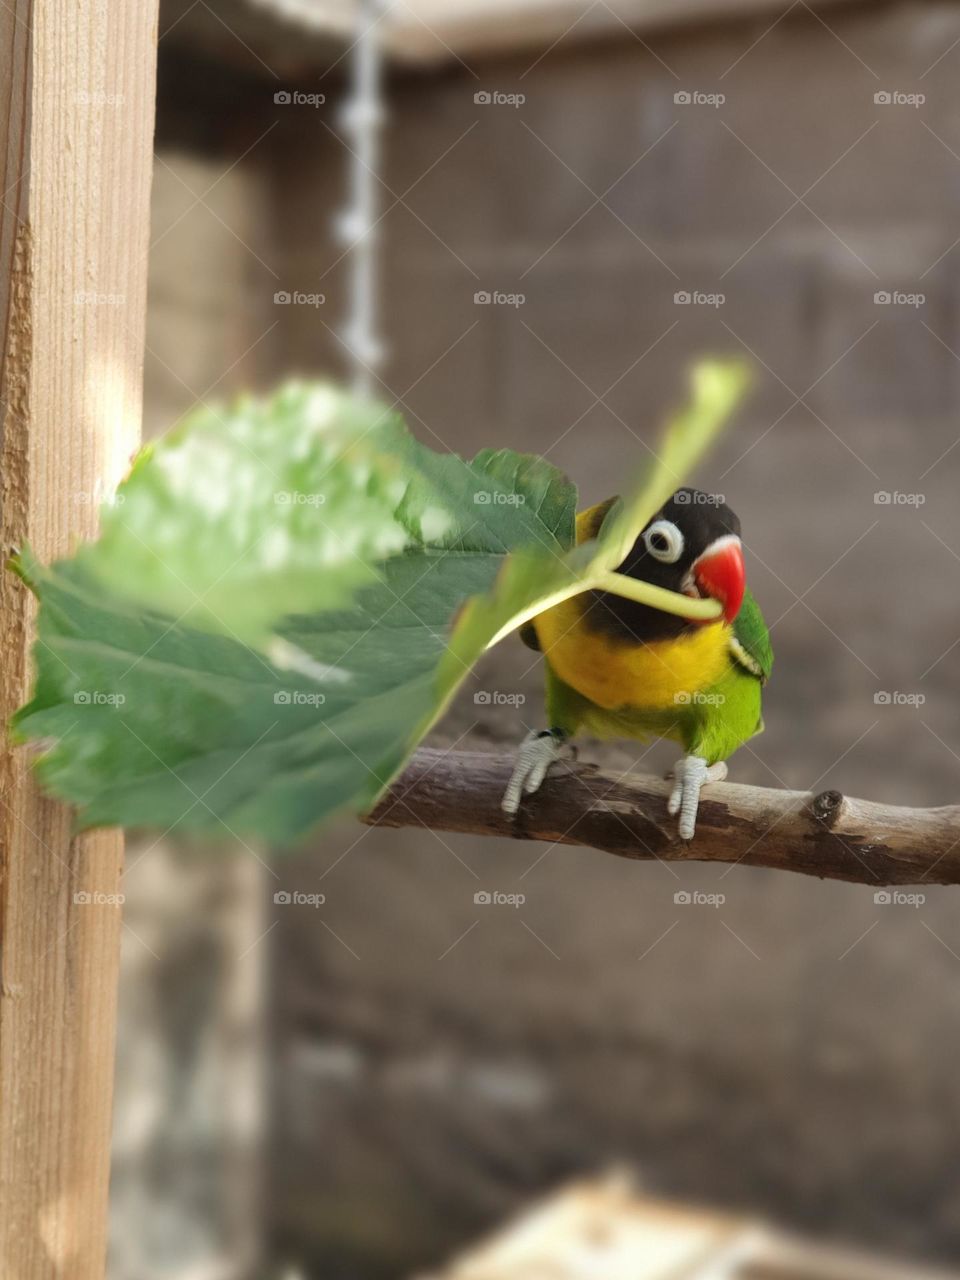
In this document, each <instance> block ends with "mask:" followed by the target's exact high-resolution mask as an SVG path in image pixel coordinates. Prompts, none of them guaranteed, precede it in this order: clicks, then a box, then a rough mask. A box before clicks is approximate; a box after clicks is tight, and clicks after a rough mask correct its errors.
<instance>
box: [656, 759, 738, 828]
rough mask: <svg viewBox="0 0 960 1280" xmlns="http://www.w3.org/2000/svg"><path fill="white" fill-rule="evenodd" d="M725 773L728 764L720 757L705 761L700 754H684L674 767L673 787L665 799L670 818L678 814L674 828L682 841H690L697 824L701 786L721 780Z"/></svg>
mask: <svg viewBox="0 0 960 1280" xmlns="http://www.w3.org/2000/svg"><path fill="white" fill-rule="evenodd" d="M726 776H727V766H726V764H724V762H723V761H722V760H720V761H719V762H718V763H717V764H707V762H706V760H704V758H703V756H684V757H683V759H682V760H678V761H677V763H676V764H675V765H674V767H673V790H672V791H671V792H670V799H669V800H668V801H667V812H668V813H669V814H670V816H671V817H676V815H677V814H679V815H680V821H679V823H678V825H677V830H678V832H679V834H680V839H681V840H692V839H693V833H694V831H695V830H696V827H697V809H698V808H699V807H700V788H701V787H702V786H703V784H704V783H705V782H722V781H723V780H724V778H725V777H726Z"/></svg>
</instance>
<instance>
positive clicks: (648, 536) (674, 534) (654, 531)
mask: <svg viewBox="0 0 960 1280" xmlns="http://www.w3.org/2000/svg"><path fill="white" fill-rule="evenodd" d="M643 545H644V546H645V547H646V548H647V550H648V551H649V552H650V554H651V555H652V556H653V558H654V560H659V561H660V562H661V564H676V562H677V561H678V560H679V559H680V557H681V556H682V555H683V534H682V533H681V532H680V530H679V529H678V528H677V526H676V525H675V524H673V523H672V522H671V521H670V520H654V522H653V524H652V525H651V526H650V528H649V529H647V530H645V531H644V535H643Z"/></svg>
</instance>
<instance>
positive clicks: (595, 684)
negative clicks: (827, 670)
mask: <svg viewBox="0 0 960 1280" xmlns="http://www.w3.org/2000/svg"><path fill="white" fill-rule="evenodd" d="M615 501H616V499H615V498H611V499H609V501H607V502H604V503H601V504H600V505H599V506H596V507H591V508H590V510H588V511H583V512H581V513H580V515H579V516H578V517H577V541H578V542H586V541H588V540H589V539H590V538H595V537H596V536H597V534H598V532H599V530H600V526H601V524H602V523H603V519H604V516H605V515H606V514H607V511H608V510H609V509H610V507H611V506H612V504H613V503H614V502H615ZM619 572H620V573H623V574H626V575H628V576H629V577H631V578H636V579H639V580H640V581H642V582H649V583H653V584H654V585H656V586H659V587H666V588H667V589H669V590H671V591H676V592H679V593H681V594H684V595H688V596H693V597H699V598H706V597H710V598H712V599H715V600H718V601H719V602H720V605H721V606H722V609H723V613H722V615H721V616H720V617H719V618H718V619H717V620H716V621H713V622H707V623H703V622H691V621H689V620H688V619H685V618H680V617H676V616H674V615H673V614H668V613H664V612H662V611H661V610H659V609H654V608H652V607H651V606H649V605H645V604H639V603H637V602H635V601H632V600H627V599H625V598H623V597H622V596H617V595H612V594H610V593H609V592H605V591H588V592H583V593H582V594H580V595H577V596H573V597H571V598H570V599H568V600H565V601H563V602H562V603H561V604H558V605H555V606H554V607H553V608H551V609H547V610H546V611H545V612H543V613H541V614H538V615H537V617H536V618H534V619H533V620H532V621H531V622H529V623H528V624H527V625H526V626H525V627H523V628H522V629H521V632H520V635H521V638H522V639H523V641H524V643H525V644H527V645H529V647H530V648H532V649H536V650H539V651H540V652H542V653H543V655H544V658H545V659H546V685H547V698H546V701H547V716H548V724H549V726H550V727H549V728H548V729H545V730H543V731H542V732H534V733H531V734H529V735H528V736H527V738H526V740H525V741H524V743H523V745H522V746H521V748H520V751H519V753H518V755H517V762H516V766H515V768H514V771H513V776H512V777H511V779H510V783H509V785H508V786H507V789H506V791H505V792H504V796H503V801H502V807H503V809H504V811H505V812H506V813H509V814H515V813H516V812H517V811H518V809H519V807H520V802H521V797H522V796H523V795H525V794H526V795H529V794H531V793H532V792H534V791H536V790H537V789H538V788H539V787H540V784H541V783H542V782H543V779H544V777H545V776H546V773H547V770H548V768H549V767H550V764H551V763H552V761H553V760H554V759H556V757H557V755H558V754H559V753H560V751H561V750H562V748H563V746H564V744H565V743H566V742H568V740H569V739H570V738H572V737H573V735H574V734H576V733H577V732H579V731H580V730H585V731H586V732H588V733H591V734H593V735H594V736H595V737H598V738H638V739H641V740H646V739H650V738H653V737H660V738H671V739H673V740H674V741H676V742H679V743H681V744H682V746H683V750H684V756H683V759H682V760H680V761H679V762H678V763H677V765H676V766H675V767H674V770H673V779H674V782H673V791H672V794H671V796H670V799H669V802H668V806H667V807H668V811H669V813H670V814H671V816H676V815H679V825H678V830H679V835H680V838H681V839H682V840H691V839H692V838H693V834H694V830H695V828H696V821H697V809H698V807H699V803H700V788H701V787H702V786H703V784H704V783H706V782H720V781H722V780H723V779H724V778H725V777H726V776H727V766H726V764H725V761H726V759H727V757H728V756H730V755H732V754H733V752H734V751H736V749H737V748H738V747H739V746H741V745H742V744H743V743H744V742H746V741H747V740H748V739H749V738H752V737H753V736H754V734H757V733H760V732H761V730H762V729H763V720H762V718H761V714H760V697H761V688H762V686H763V685H764V684H765V682H766V680H767V678H768V677H769V675H770V669H771V666H772V665H773V651H772V649H771V647H770V636H769V634H768V632H767V628H766V625H765V623H764V621H763V616H762V615H761V613H760V610H759V608H758V607H757V603H756V601H755V600H754V598H753V596H752V595H751V594H750V592H749V591H748V590H747V589H746V579H745V574H744V566H743V550H742V547H741V543H740V521H739V520H738V519H737V517H736V515H735V514H734V513H733V512H732V511H731V510H730V508H729V507H728V506H727V505H726V503H724V502H721V501H720V500H719V499H718V498H716V497H715V496H714V495H712V494H707V493H702V492H700V491H699V490H697V489H678V490H677V492H676V493H675V494H674V495H673V497H672V498H670V500H669V501H668V502H667V503H665V504H664V506H663V507H662V508H661V510H660V511H658V512H657V514H656V515H655V516H654V517H653V519H652V520H651V521H650V522H649V524H648V525H647V526H646V528H645V529H644V530H643V532H642V533H641V534H640V537H639V538H638V539H637V540H636V542H635V543H634V545H633V548H632V550H631V551H630V554H629V555H628V556H627V558H626V560H624V562H623V563H622V564H621V565H620V567H619Z"/></svg>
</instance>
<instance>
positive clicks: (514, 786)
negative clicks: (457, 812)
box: [500, 729, 565, 817]
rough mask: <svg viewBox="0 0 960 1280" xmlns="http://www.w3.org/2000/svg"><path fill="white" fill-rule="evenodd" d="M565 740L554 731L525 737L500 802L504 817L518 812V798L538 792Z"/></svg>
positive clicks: (537, 732)
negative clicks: (505, 814) (506, 814)
mask: <svg viewBox="0 0 960 1280" xmlns="http://www.w3.org/2000/svg"><path fill="white" fill-rule="evenodd" d="M564 741H565V737H564V735H563V734H561V733H560V732H559V731H558V730H556V729H542V730H540V731H536V730H534V731H533V732H532V733H528V734H527V736H526V737H525V738H524V740H523V742H522V743H521V744H520V749H519V750H518V751H517V761H516V764H515V765H514V766H513V773H512V774H511V776H510V781H509V782H508V783H507V789H506V791H504V793H503V799H502V800H501V801H500V808H501V809H502V810H503V812H504V813H509V814H510V816H511V817H513V816H514V815H515V814H516V813H517V811H518V810H519V808H520V800H521V797H522V796H529V795H532V794H533V793H534V791H539V789H540V784H541V783H542V782H543V780H544V778H545V777H546V776H547V770H548V769H549V768H550V766H551V764H553V762H554V760H556V758H557V756H558V755H559V754H560V752H561V751H562V749H563V744H564Z"/></svg>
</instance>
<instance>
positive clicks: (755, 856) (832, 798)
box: [365, 748, 960, 887]
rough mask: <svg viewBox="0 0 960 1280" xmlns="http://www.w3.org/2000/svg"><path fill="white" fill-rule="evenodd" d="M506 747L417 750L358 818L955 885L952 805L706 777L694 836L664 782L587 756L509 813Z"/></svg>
mask: <svg viewBox="0 0 960 1280" xmlns="http://www.w3.org/2000/svg"><path fill="white" fill-rule="evenodd" d="M512 768H513V760H512V758H511V757H509V756H498V755H488V754H486V753H483V752H475V751H469V752H468V751H438V750H435V749H431V748H422V749H421V750H420V751H418V752H417V753H416V755H415V756H414V757H413V759H412V760H411V762H410V764H409V765H408V766H407V768H406V770H405V771H404V773H403V774H401V776H400V777H399V778H398V779H397V780H396V781H395V782H394V783H393V785H392V786H391V787H390V789H389V790H388V791H387V793H386V794H385V795H384V797H383V798H382V799H381V801H380V802H379V804H377V806H376V807H375V808H374V809H373V810H372V811H371V813H370V814H369V815H368V816H367V817H366V818H365V821H366V822H368V823H370V824H372V825H375V826H384V827H430V828H433V829H435V830H438V831H462V832H467V833H470V834H473V835H488V836H508V837H512V838H514V839H517V840H546V841H549V842H553V843H558V844H573V845H587V846H589V847H591V848H594V849H600V850H602V851H603V852H605V853H615V854H617V855H618V856H620V857H623V858H638V859H641V860H643V859H651V858H660V859H663V860H665V861H675V862H688V861H703V862H732V863H743V864H744V865H747V866H756V867H776V868H778V869H780V870H782V871H799V872H802V873H803V874H805V875H812V876H819V877H821V878H824V877H826V878H828V879H832V880H848V881H853V882H856V883H860V884H868V885H873V886H875V887H879V886H881V885H920V884H960V806H956V805H954V806H949V807H944V808H939V809H906V808H898V807H895V806H893V805H886V804H876V803H874V802H873V801H870V800H854V799H851V798H850V797H849V796H843V795H841V794H840V792H838V791H822V792H820V793H818V794H813V793H811V792H807V791H776V790H771V789H769V788H767V787H746V786H736V785H731V784H730V783H713V784H711V785H709V786H708V787H706V788H705V789H704V792H703V795H702V797H701V800H700V813H699V817H698V819H697V834H696V836H695V838H694V839H693V841H692V842H690V843H689V844H686V843H684V842H683V841H681V840H680V839H678V837H677V834H676V821H675V819H673V818H670V817H669V816H668V815H667V795H668V792H669V786H668V784H667V783H665V782H661V781H660V780H659V779H657V778H652V777H648V776H643V775H639V776H637V775H631V774H627V775H623V776H621V775H620V774H618V773H613V772H608V771H605V770H602V769H597V768H595V767H594V766H592V765H588V764H568V763H566V762H559V763H557V764H555V765H554V766H553V767H552V768H551V770H550V774H549V776H548V778H547V780H546V782H544V784H543V786H542V787H541V789H540V791H539V792H537V794H536V795H533V796H528V797H526V798H525V799H524V802H523V805H522V807H521V810H520V813H519V814H518V815H517V817H516V818H515V819H511V818H509V817H508V816H507V815H506V814H505V813H503V812H502V811H501V809H500V797H501V796H502V795H503V792H504V788H505V787H506V785H507V781H508V779H509V777H510V773H511V770H512Z"/></svg>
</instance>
